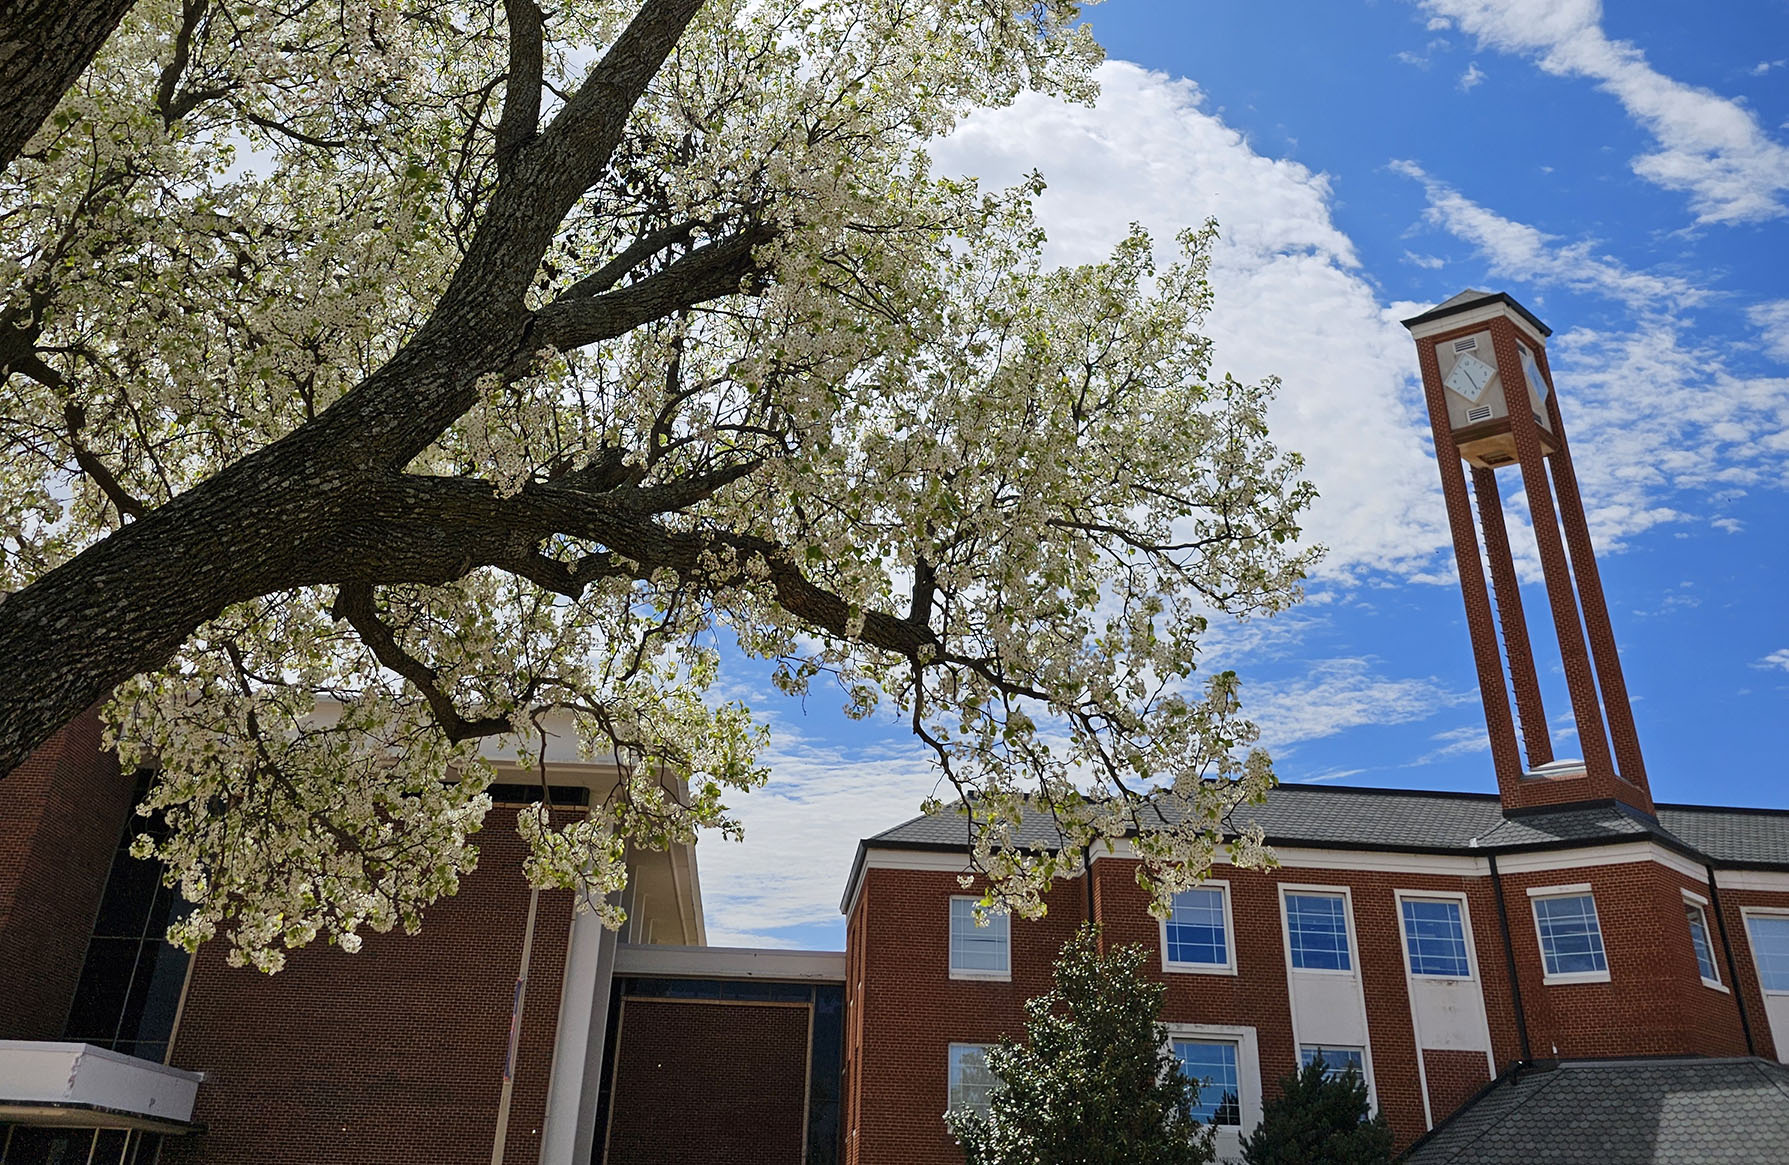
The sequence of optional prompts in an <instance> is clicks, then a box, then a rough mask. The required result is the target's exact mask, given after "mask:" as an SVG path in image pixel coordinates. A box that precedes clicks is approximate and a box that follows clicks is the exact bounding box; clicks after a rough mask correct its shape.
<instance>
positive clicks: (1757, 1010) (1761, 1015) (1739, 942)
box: [1698, 872, 1789, 1059]
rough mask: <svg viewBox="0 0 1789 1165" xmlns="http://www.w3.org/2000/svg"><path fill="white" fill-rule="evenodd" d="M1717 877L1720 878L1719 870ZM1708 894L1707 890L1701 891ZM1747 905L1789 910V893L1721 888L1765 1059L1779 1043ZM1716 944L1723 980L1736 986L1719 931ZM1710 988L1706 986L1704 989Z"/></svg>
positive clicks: (1757, 1045) (1758, 1048) (1755, 1041)
mask: <svg viewBox="0 0 1789 1165" xmlns="http://www.w3.org/2000/svg"><path fill="white" fill-rule="evenodd" d="M1715 877H1716V880H1717V881H1718V880H1719V878H1720V874H1719V873H1718V872H1717V873H1716V875H1715ZM1698 892H1699V893H1701V894H1702V895H1703V896H1704V897H1707V896H1708V892H1707V890H1706V889H1703V890H1700V891H1698ZM1747 906H1770V907H1774V908H1776V909H1779V910H1781V909H1789V893H1775V892H1771V891H1764V890H1730V889H1726V888H1725V887H1723V888H1722V890H1721V915H1722V917H1723V918H1724V919H1725V921H1726V924H1727V938H1728V940H1729V941H1730V942H1732V944H1733V965H1734V970H1736V971H1737V973H1738V975H1739V985H1738V990H1739V993H1740V994H1741V995H1742V996H1743V997H1744V999H1745V1007H1746V1018H1747V1020H1749V1021H1750V1023H1751V1027H1752V1046H1753V1048H1754V1049H1755V1054H1757V1055H1760V1056H1763V1057H1765V1058H1766V1059H1776V1058H1777V1045H1776V1041H1775V1039H1774V1038H1773V1037H1772V1036H1771V1031H1770V1017H1769V1016H1768V1015H1766V1014H1765V1011H1764V993H1763V991H1762V990H1761V989H1760V987H1759V983H1758V965H1757V963H1755V962H1754V961H1753V957H1752V940H1751V935H1750V933H1749V932H1748V931H1747V930H1746V924H1745V917H1744V915H1743V914H1742V910H1743V909H1744V908H1745V907H1747ZM1709 925H1710V926H1714V925H1715V919H1714V911H1713V908H1712V906H1711V907H1710V910H1709ZM1709 938H1710V940H1711V941H1712V942H1713V943H1714V944H1715V961H1716V962H1717V963H1719V964H1720V968H1721V981H1722V982H1723V983H1726V984H1727V986H1728V987H1729V988H1731V987H1733V986H1734V985H1733V983H1732V982H1731V981H1730V980H1731V979H1732V974H1731V973H1730V972H1729V970H1728V967H1727V956H1726V952H1725V951H1724V950H1723V949H1722V948H1721V945H1720V943H1721V935H1720V931H1719V930H1716V931H1715V933H1713V934H1712V935H1710V936H1709ZM1704 990H1707V988H1704Z"/></svg>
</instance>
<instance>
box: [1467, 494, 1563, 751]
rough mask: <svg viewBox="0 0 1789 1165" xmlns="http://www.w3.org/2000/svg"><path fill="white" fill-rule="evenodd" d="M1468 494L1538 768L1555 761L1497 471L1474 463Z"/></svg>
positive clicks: (1526, 739)
mask: <svg viewBox="0 0 1789 1165" xmlns="http://www.w3.org/2000/svg"><path fill="white" fill-rule="evenodd" d="M1472 492H1473V494H1474V495H1476V496H1477V498H1478V516H1479V524H1480V525H1481V526H1483V527H1484V531H1485V557H1486V558H1487V559H1489V560H1490V563H1491V593H1492V594H1494V595H1496V596H1497V620H1498V622H1499V623H1501V624H1502V626H1503V651H1504V654H1505V655H1506V656H1507V657H1508V659H1509V678H1510V686H1511V687H1513V688H1515V690H1516V716H1517V717H1518V719H1519V720H1520V722H1521V725H1522V744H1523V751H1524V752H1525V753H1526V754H1527V757H1528V767H1529V768H1531V769H1538V768H1540V767H1541V766H1542V765H1544V764H1546V763H1547V762H1548V761H1551V760H1552V759H1553V737H1552V735H1551V734H1550V733H1549V732H1548V731H1547V711H1546V709H1545V708H1544V707H1543V706H1542V704H1541V685H1540V680H1539V679H1538V678H1537V677H1536V675H1535V671H1534V651H1533V649H1532V648H1530V646H1529V644H1528V620H1527V618H1526V617H1525V616H1524V615H1523V613H1522V589H1521V584H1520V583H1519V582H1518V581H1517V579H1516V563H1515V559H1514V558H1513V557H1512V556H1511V554H1510V549H1509V528H1508V527H1507V526H1505V525H1504V522H1503V497H1502V494H1501V493H1500V492H1499V491H1498V489H1497V471H1496V470H1493V469H1486V468H1484V467H1483V466H1480V465H1475V466H1473V467H1472Z"/></svg>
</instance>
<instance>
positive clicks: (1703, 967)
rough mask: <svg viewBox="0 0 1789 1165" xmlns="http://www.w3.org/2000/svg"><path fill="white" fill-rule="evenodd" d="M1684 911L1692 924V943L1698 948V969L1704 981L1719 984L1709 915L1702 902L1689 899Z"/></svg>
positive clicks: (1719, 974) (1684, 905) (1686, 901)
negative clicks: (1709, 939)
mask: <svg viewBox="0 0 1789 1165" xmlns="http://www.w3.org/2000/svg"><path fill="white" fill-rule="evenodd" d="M1683 913H1684V915H1685V917H1686V918H1688V920H1689V924H1690V945H1691V946H1692V947H1694V948H1696V970H1697V971H1698V972H1700V973H1701V975H1702V981H1703V982H1704V983H1713V984H1715V985H1717V986H1718V985H1719V984H1720V982H1721V973H1720V971H1719V970H1718V969H1716V967H1715V965H1714V946H1713V945H1712V944H1711V943H1710V942H1709V941H1708V915H1707V913H1705V912H1704V911H1703V909H1702V906H1701V904H1700V903H1696V902H1690V901H1688V900H1687V899H1686V900H1685V901H1684V904H1683Z"/></svg>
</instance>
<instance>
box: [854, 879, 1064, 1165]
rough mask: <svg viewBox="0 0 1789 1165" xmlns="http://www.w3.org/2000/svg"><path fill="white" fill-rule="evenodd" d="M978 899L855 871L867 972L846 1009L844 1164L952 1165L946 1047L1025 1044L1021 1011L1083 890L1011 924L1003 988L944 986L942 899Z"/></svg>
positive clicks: (1045, 978)
mask: <svg viewBox="0 0 1789 1165" xmlns="http://www.w3.org/2000/svg"><path fill="white" fill-rule="evenodd" d="M980 891H981V884H980V883H977V884H976V886H975V888H974V889H971V890H964V889H962V888H960V887H959V886H958V885H957V879H956V875H954V874H949V873H943V872H932V871H917V870H878V869H871V870H866V871H865V872H864V875H863V887H862V890H861V893H860V898H859V900H858V903H857V907H856V911H855V912H854V913H853V916H852V920H851V923H850V926H851V933H852V934H853V935H855V936H857V938H856V940H855V941H854V944H853V945H854V946H855V947H856V948H857V950H858V951H860V952H861V955H862V958H863V959H864V963H863V964H862V967H861V970H863V971H864V972H866V973H865V974H864V975H863V983H862V986H861V987H860V988H858V989H856V992H855V995H854V996H853V1000H852V1002H853V1004H854V1005H855V1007H856V1008H857V1010H858V1011H859V1013H860V1015H861V1023H862V1042H861V1044H860V1045H859V1046H858V1051H857V1054H856V1055H855V1056H854V1060H853V1064H852V1071H851V1073H850V1077H849V1081H848V1095H849V1096H850V1097H851V1098H852V1099H851V1100H850V1102H849V1103H848V1105H847V1111H846V1122H847V1123H846V1130H847V1132H846V1146H847V1148H846V1154H847V1156H846V1159H847V1161H848V1162H851V1163H853V1165H929V1163H936V1165H962V1161H963V1151H962V1149H961V1148H959V1147H958V1146H957V1144H956V1142H955V1141H953V1140H952V1139H951V1138H950V1136H949V1134H948V1133H946V1132H945V1129H944V1120H943V1116H944V1109H945V1105H946V1102H947V1092H948V1088H949V1068H948V1064H947V1057H948V1054H949V1046H950V1045H951V1044H953V1043H993V1042H995V1041H996V1040H998V1039H1000V1038H1002V1037H1012V1038H1018V1037H1021V1036H1023V1034H1024V1029H1025V1016H1024V1010H1023V1008H1024V1003H1025V1000H1027V999H1029V998H1030V997H1032V996H1033V995H1040V994H1042V993H1043V992H1045V991H1047V990H1049V987H1050V967H1051V964H1053V963H1054V962H1055V959H1056V955H1057V953H1058V952H1060V951H1061V949H1062V945H1063V944H1064V943H1065V942H1067V941H1068V939H1069V938H1070V936H1072V935H1073V934H1074V931H1075V928H1077V927H1078V926H1080V925H1081V923H1082V922H1083V921H1084V920H1085V918H1086V908H1085V905H1084V903H1085V893H1086V890H1085V884H1084V883H1083V882H1082V881H1081V880H1080V879H1078V878H1077V879H1075V880H1073V881H1070V882H1064V883H1061V884H1059V885H1058V886H1057V887H1056V888H1055V889H1054V890H1052V891H1051V892H1050V894H1049V896H1048V897H1047V899H1046V904H1047V905H1048V907H1049V913H1048V914H1046V915H1045V916H1044V917H1043V918H1041V919H1038V920H1036V921H1027V920H1025V919H1021V918H1014V919H1013V920H1012V924H1011V925H1012V972H1013V973H1012V979H1011V981H1009V982H999V981H988V980H980V979H952V978H951V977H950V898H951V897H952V896H953V895H957V894H965V893H980ZM848 1042H849V1041H848Z"/></svg>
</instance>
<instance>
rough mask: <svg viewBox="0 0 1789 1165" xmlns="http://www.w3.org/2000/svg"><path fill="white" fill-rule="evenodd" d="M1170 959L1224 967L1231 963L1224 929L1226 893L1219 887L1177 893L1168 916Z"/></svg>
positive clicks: (1177, 961) (1172, 961) (1174, 961)
mask: <svg viewBox="0 0 1789 1165" xmlns="http://www.w3.org/2000/svg"><path fill="white" fill-rule="evenodd" d="M1168 961H1169V962H1170V963H1198V964H1200V965H1203V966H1215V967H1222V966H1226V965H1228V963H1229V962H1230V942H1229V935H1227V934H1226V933H1225V931H1224V892H1223V891H1222V890H1221V889H1217V888H1215V887H1206V888H1201V889H1198V890H1187V891H1185V892H1183V893H1180V894H1176V895H1174V913H1173V914H1171V915H1169V917H1168Z"/></svg>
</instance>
